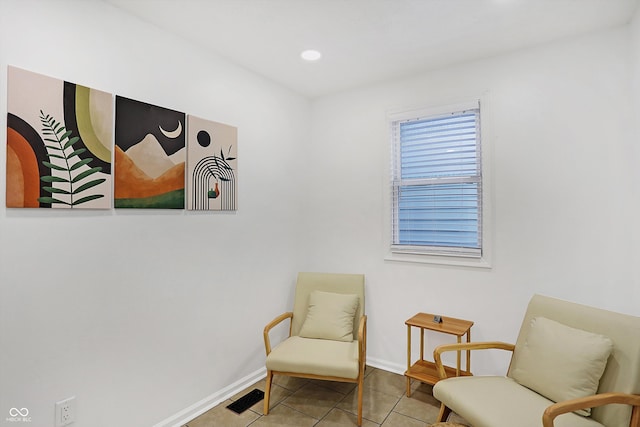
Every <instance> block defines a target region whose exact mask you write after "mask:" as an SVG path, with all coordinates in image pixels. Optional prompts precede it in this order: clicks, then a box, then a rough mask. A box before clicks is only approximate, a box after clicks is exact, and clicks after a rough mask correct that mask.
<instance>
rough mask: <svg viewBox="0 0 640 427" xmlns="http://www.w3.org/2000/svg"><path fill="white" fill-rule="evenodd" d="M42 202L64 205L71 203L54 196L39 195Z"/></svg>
mask: <svg viewBox="0 0 640 427" xmlns="http://www.w3.org/2000/svg"><path fill="white" fill-rule="evenodd" d="M38 201H39V202H40V203H62V204H63V205H69V203H67V202H65V201H62V200H58V199H55V198H53V197H38Z"/></svg>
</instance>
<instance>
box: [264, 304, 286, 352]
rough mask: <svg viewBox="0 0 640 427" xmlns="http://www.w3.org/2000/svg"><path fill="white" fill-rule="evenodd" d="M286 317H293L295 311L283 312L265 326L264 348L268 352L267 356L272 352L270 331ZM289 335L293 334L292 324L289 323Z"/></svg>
mask: <svg viewBox="0 0 640 427" xmlns="http://www.w3.org/2000/svg"><path fill="white" fill-rule="evenodd" d="M285 319H293V312H291V311H288V312H286V313H282V314H281V315H280V316H278V317H276V318H275V319H273V320H272V321H271V322H269V323H267V326H265V327H264V332H263V335H264V349H265V351H266V352H267V356H268V355H269V353H271V341H270V340H269V331H270V330H271V329H272V328H273V327H275V326H276V325H278V324H279V323H280V322H282V321H283V320H285ZM289 336H291V324H289Z"/></svg>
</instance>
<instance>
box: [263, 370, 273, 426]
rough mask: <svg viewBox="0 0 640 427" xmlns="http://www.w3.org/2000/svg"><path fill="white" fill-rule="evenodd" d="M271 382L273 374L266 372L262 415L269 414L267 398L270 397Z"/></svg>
mask: <svg viewBox="0 0 640 427" xmlns="http://www.w3.org/2000/svg"><path fill="white" fill-rule="evenodd" d="M272 380H273V372H271V371H270V370H267V378H266V380H265V382H266V385H265V387H264V414H265V415H268V414H269V398H270V397H271V381H272Z"/></svg>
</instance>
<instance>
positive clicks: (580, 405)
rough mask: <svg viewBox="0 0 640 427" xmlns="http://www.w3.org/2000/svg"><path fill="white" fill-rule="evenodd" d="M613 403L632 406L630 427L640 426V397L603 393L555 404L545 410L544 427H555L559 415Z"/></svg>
mask: <svg viewBox="0 0 640 427" xmlns="http://www.w3.org/2000/svg"><path fill="white" fill-rule="evenodd" d="M611 403H621V404H624V405H632V406H633V411H632V413H631V422H630V423H629V427H638V426H640V395H639V394H626V393H602V394H595V395H593V396H587V397H580V398H578V399H572V400H565V401H563V402H558V403H554V404H553V405H551V406H549V407H547V409H545V410H544V414H543V415H542V425H543V426H544V427H553V420H554V418H556V417H557V416H558V415H562V414H565V413H567V412H573V411H577V410H578V409H586V408H593V407H596V406H602V405H609V404H611Z"/></svg>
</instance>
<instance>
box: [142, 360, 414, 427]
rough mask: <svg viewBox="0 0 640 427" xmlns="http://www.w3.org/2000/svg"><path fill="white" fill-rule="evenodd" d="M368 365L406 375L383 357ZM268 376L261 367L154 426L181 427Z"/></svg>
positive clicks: (369, 362)
mask: <svg viewBox="0 0 640 427" xmlns="http://www.w3.org/2000/svg"><path fill="white" fill-rule="evenodd" d="M367 365H369V366H371V367H373V368H377V369H382V370H383V371H389V372H393V373H395V374H399V375H404V371H405V370H406V369H407V367H406V366H403V365H400V364H397V363H392V362H389V361H386V360H382V359H376V358H371V357H368V358H367ZM266 376H267V370H266V368H264V367H263V368H260V369H258V370H257V371H255V372H252V373H251V374H249V375H247V376H246V377H244V378H242V379H240V380H238V381H236V382H234V383H233V384H230V385H228V386H227V387H225V388H223V389H222V390H220V391H217V392H215V393H213V394H212V395H210V396H207V397H205V398H204V399H202V400H201V401H199V402H196V403H194V404H193V405H191V406H189V407H188V408H185V409H183V410H182V411H180V412H178V413H177V414H175V415H172V416H171V417H169V418H167V419H165V420H163V421H160V422H159V423H157V424H156V425H154V426H153V427H181V426H183V425H185V424H186V423H187V422H189V421H191V420H192V419H194V418H196V417H198V416H200V415H202V414H204V413H205V412H207V411H208V410H209V409H211V408H213V407H215V406H217V405H219V404H220V403H222V402H224V401H225V400H227V399H229V398H230V397H231V396H234V395H236V394H238V393H239V392H241V391H242V390H244V389H246V388H247V387H249V386H250V385H252V384H255V383H257V382H258V381H260V380H261V379H263V378H265V377H266Z"/></svg>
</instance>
